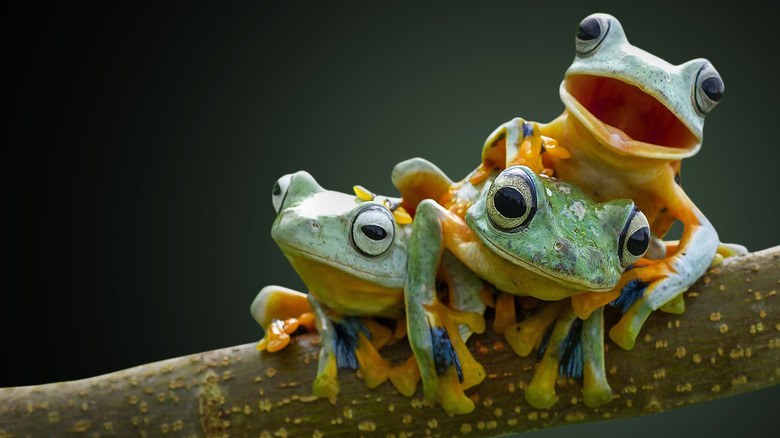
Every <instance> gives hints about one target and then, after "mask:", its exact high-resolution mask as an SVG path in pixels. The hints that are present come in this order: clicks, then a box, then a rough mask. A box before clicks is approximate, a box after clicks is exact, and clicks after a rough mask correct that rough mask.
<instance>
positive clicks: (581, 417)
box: [566, 412, 585, 421]
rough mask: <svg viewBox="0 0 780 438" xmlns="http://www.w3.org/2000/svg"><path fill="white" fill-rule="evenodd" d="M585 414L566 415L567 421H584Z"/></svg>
mask: <svg viewBox="0 0 780 438" xmlns="http://www.w3.org/2000/svg"><path fill="white" fill-rule="evenodd" d="M584 419H585V414H583V413H582V412H569V413H568V414H566V421H578V420H584Z"/></svg>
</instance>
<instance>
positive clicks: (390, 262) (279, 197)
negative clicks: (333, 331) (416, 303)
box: [271, 171, 410, 291]
mask: <svg viewBox="0 0 780 438" xmlns="http://www.w3.org/2000/svg"><path fill="white" fill-rule="evenodd" d="M272 200H273V205H274V208H275V209H276V212H277V217H276V220H275V221H274V224H273V227H272V228H271V236H272V237H273V239H274V240H275V241H276V243H277V244H278V245H279V247H280V248H281V249H282V252H283V253H284V254H285V256H286V257H287V258H288V259H289V260H290V262H291V263H292V264H293V266H294V267H295V269H296V271H298V274H299V275H300V276H301V279H302V280H303V281H304V283H306V284H307V286H309V287H311V285H310V283H312V282H315V281H316V282H318V283H319V282H323V283H324V282H328V281H330V282H332V283H336V284H341V285H345V284H346V283H347V282H348V283H349V284H350V285H352V286H353V287H355V288H356V289H360V290H363V291H365V289H366V288H369V289H372V290H373V289H374V288H375V287H376V286H381V287H382V288H395V289H397V288H403V284H404V279H405V277H406V273H405V272H406V259H407V240H408V232H409V230H408V229H407V228H410V227H408V226H398V225H397V224H396V222H395V219H394V217H393V214H392V213H391V212H390V210H389V209H388V207H387V206H386V205H385V203H383V202H381V199H379V198H378V201H374V200H372V201H364V200H361V199H360V198H358V197H356V196H354V195H348V194H345V193H341V192H335V191H330V190H325V189H323V188H322V187H321V186H320V185H319V184H317V181H315V180H314V178H313V177H312V176H311V175H309V174H308V173H307V172H304V171H301V172H297V173H293V174H288V175H285V176H283V177H281V178H280V179H279V180H278V181H277V182H276V184H274V187H273V190H272ZM323 276H325V277H327V278H322V277H323ZM314 277H317V278H314ZM358 283H360V285H358ZM336 284H334V287H335V286H336Z"/></svg>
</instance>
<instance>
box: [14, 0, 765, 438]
mask: <svg viewBox="0 0 780 438" xmlns="http://www.w3.org/2000/svg"><path fill="white" fill-rule="evenodd" d="M367 3H368V4H369V5H368V6H365V5H364V6H358V5H352V6H341V5H336V4H334V2H315V3H302V2H292V1H289V2H282V3H281V4H276V5H268V6H253V7H244V6H238V5H235V4H233V5H227V6H225V5H223V6H220V7H217V6H211V7H207V6H198V7H196V6H192V5H190V4H187V3H169V2H165V3H164V4H163V5H144V4H141V3H139V4H134V5H132V6H116V5H112V6H102V7H93V6H82V5H75V6H62V5H60V6H44V5H28V6H25V7H24V9H19V7H18V6H16V7H14V8H9V7H5V8H6V9H5V10H4V11H3V13H2V19H1V20H2V26H1V27H2V28H3V29H4V32H5V33H6V37H5V38H4V42H5V44H4V51H3V57H4V61H3V63H4V68H3V70H4V72H3V73H4V76H5V80H4V81H3V82H4V87H3V88H4V92H3V99H2V104H3V106H4V107H5V108H6V110H5V111H4V112H5V119H4V123H3V124H4V128H3V130H2V136H3V137H2V139H3V145H4V148H3V149H4V152H5V157H4V158H3V160H2V162H3V168H4V169H3V172H2V174H3V185H2V187H3V188H2V190H3V200H4V202H3V204H4V208H3V217H4V219H5V221H4V222H5V223H6V225H5V232H4V233H3V236H4V237H3V249H4V252H5V254H6V257H5V259H6V262H5V266H4V267H3V271H2V272H3V278H4V279H5V282H4V285H3V292H2V298H1V299H0V300H1V301H0V332H1V333H2V339H3V343H2V346H0V348H1V350H0V358H1V360H0V367H2V371H3V372H2V373H0V386H15V385H25V384H35V383H45V382H52V381H60V380H70V379H79V378H84V377H89V376H93V375H96V374H101V373H106V372H110V371H114V370H118V369H122V368H127V367H131V366H134V365H139V364H142V363H146V362H150V361H156V360H161V359H166V358H170V357H174V356H180V355H184V354H188V353H194V352H199V351H204V350H210V349H214V348H220V347H225V346H229V345H235V344H241V343H246V342H252V341H256V340H258V339H259V337H260V334H261V331H260V329H259V327H258V326H257V325H256V324H255V323H254V321H253V320H252V318H251V317H250V315H249V311H248V308H249V304H250V303H251V301H252V299H253V298H254V296H255V294H256V292H257V291H258V290H260V288H261V287H262V286H264V285H266V284H281V285H286V286H290V287H295V288H302V287H303V284H302V283H301V282H300V280H298V279H297V278H296V276H295V273H294V271H293V270H292V268H290V266H289V265H288V263H287V261H286V260H285V259H284V258H283V256H282V254H281V252H280V251H279V250H278V248H277V247H276V246H275V244H274V243H273V241H272V240H271V238H270V233H269V230H270V226H271V223H272V221H273V218H274V213H273V208H272V206H271V202H270V189H271V186H272V184H273V183H274V181H275V180H276V179H277V178H278V177H279V176H281V175H283V174H285V173H287V172H291V171H296V170H299V169H305V170H308V171H309V172H311V173H312V174H313V175H314V176H315V177H316V178H317V179H318V181H319V182H320V183H321V184H322V185H323V186H325V187H326V188H330V189H336V190H342V191H348V190H350V187H351V186H352V185H353V184H363V185H365V186H367V187H369V188H370V189H372V190H374V191H377V192H381V193H388V194H395V192H394V191H393V190H392V186H391V185H390V182H389V178H388V177H389V174H390V170H391V169H392V166H393V165H394V164H395V163H396V162H398V161H400V160H403V159H406V158H409V157H412V156H423V157H426V158H428V159H431V160H432V161H434V162H436V163H437V164H439V165H440V166H441V167H442V168H443V169H444V170H445V171H446V172H448V173H449V174H450V175H452V176H453V177H455V178H460V177H462V176H463V175H465V173H466V172H467V171H469V170H470V169H471V168H473V167H474V166H476V164H477V160H478V157H479V150H480V147H481V145H482V142H483V140H484V139H485V137H486V136H487V135H488V134H489V133H490V132H491V131H492V130H493V129H494V128H495V127H496V126H497V125H498V124H500V123H502V122H504V121H507V120H509V119H510V118H512V117H514V116H523V117H525V118H527V119H532V120H539V121H549V120H551V119H552V118H554V117H555V116H556V115H558V114H559V113H560V112H561V111H562V109H563V105H562V104H561V103H560V101H559V98H558V85H559V83H560V81H561V79H562V75H563V72H564V70H565V69H566V67H567V65H568V64H569V63H570V62H571V59H572V58H573V56H574V32H575V30H576V26H577V24H578V23H579V21H580V20H581V19H582V18H584V17H585V16H586V15H588V14H589V13H591V12H596V11H603V12H610V13H612V14H614V15H615V16H617V17H618V18H619V19H620V20H621V23H622V24H623V27H624V28H625V30H626V33H627V35H628V38H629V39H630V40H631V41H632V43H634V44H635V45H638V46H640V47H642V48H644V49H646V50H648V51H650V52H652V53H655V54H657V55H659V56H661V57H663V58H665V59H667V60H669V61H670V62H673V63H681V62H684V61H687V60H689V59H691V58H694V57H706V58H708V59H710V61H712V62H713V64H714V65H715V67H716V68H717V69H718V71H719V72H720V73H721V75H722V76H723V78H724V81H725V84H726V93H725V96H724V98H723V100H722V102H721V104H720V105H719V106H718V107H717V108H716V109H715V110H714V111H713V113H712V114H711V115H710V116H708V118H707V123H706V129H705V133H706V135H705V142H704V147H703V148H702V150H701V152H700V153H699V154H698V155H697V156H695V157H693V158H690V159H687V160H686V161H685V162H684V166H683V177H682V180H683V185H684V187H685V189H686V191H687V193H688V194H689V195H690V197H691V198H692V199H693V200H694V201H695V202H696V203H697V205H698V206H699V207H700V208H701V209H702V210H703V211H704V212H705V214H706V215H707V216H708V217H709V218H710V220H711V221H712V222H713V224H714V225H715V227H716V228H717V230H718V232H719V233H720V236H721V239H722V240H723V241H730V242H740V243H743V244H745V245H747V246H748V248H750V249H751V250H757V249H762V248H765V247H769V246H772V245H777V244H780V233H778V230H777V228H776V227H777V223H778V220H777V214H778V200H779V198H780V196H779V195H778V192H777V190H778V186H779V185H780V184H778V182H777V177H776V176H775V171H776V169H777V168H778V161H777V160H778V152H777V150H778V148H779V147H780V140H779V139H778V137H777V136H778V133H777V126H778V123H780V122H779V121H778V119H777V116H778V110H777V104H778V101H779V100H780V90H779V89H778V80H777V74H778V62H777V54H776V52H777V50H776V47H777V40H778V36H779V35H778V31H777V28H776V25H775V23H776V19H777V13H776V12H775V11H772V10H759V9H749V8H747V7H745V5H746V4H747V3H745V2H733V3H736V5H734V6H731V8H732V9H728V10H726V9H722V8H720V7H719V6H716V5H715V4H714V3H702V2H698V3H692V4H691V5H690V6H685V5H683V4H681V2H679V1H678V2H670V3H668V4H664V3H661V2H653V3H650V2H642V3H641V5H640V3H639V2H637V4H636V5H632V6H629V5H628V2H617V3H615V4H611V5H608V4H605V3H600V2H579V3H578V4H577V6H564V5H561V4H559V3H558V2H550V1H537V2H482V3H479V4H477V3H474V4H471V5H468V6H453V5H450V4H448V3H427V4H426V5H417V4H415V3H407V2H367ZM586 3H587V4H586ZM779 401H780V390H778V387H775V388H773V389H768V390H763V391H759V392H754V393H751V394H747V395H743V396H738V397H732V398H730V399H726V400H720V401H716V402H710V403H705V404H702V405H698V406H693V407H688V408H684V409H679V410H675V411H671V412H666V413H663V414H659V415H654V416H651V417H645V418H642V419H632V420H623V421H612V422H604V423H596V424H591V425H582V426H576V427H574V428H565V429H556V430H550V431H544V432H537V433H536V434H535V436H548V437H551V436H563V434H575V433H577V434H588V435H590V434H592V435H594V436H595V435H596V434H609V435H614V434H618V433H626V434H628V433H630V434H632V436H635V437H645V436H647V437H650V436H656V435H658V434H661V433H663V434H664V435H665V436H666V437H678V436H679V437H683V436H687V435H689V434H692V433H696V434H699V433H701V434H708V435H709V436H713V437H719V436H730V435H734V434H747V433H751V432H752V433H755V432H759V431H764V430H768V428H769V427H770V426H772V425H776V421H777V419H776V415H777V406H778V402H779Z"/></svg>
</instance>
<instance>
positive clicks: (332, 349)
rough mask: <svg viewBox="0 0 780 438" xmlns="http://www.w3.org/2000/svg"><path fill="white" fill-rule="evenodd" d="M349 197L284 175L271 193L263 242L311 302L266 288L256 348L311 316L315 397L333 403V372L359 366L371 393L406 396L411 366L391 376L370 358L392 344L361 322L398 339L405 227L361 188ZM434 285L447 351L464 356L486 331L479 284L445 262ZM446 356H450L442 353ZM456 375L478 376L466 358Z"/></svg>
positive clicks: (256, 305) (381, 200) (413, 376)
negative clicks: (442, 298)
mask: <svg viewBox="0 0 780 438" xmlns="http://www.w3.org/2000/svg"><path fill="white" fill-rule="evenodd" d="M356 187H357V186H356ZM356 194H357V196H355V195H348V194H345V193H341V192H336V191H329V190H325V189H323V188H322V187H320V185H319V184H317V182H316V181H315V180H314V178H313V177H312V176H311V175H309V174H308V173H307V172H303V171H301V172H297V173H294V174H289V175H285V176H283V177H282V178H280V179H279V180H278V181H277V183H276V184H275V185H274V188H273V191H272V197H273V204H274V208H275V209H276V211H277V213H278V215H277V218H276V220H275V221H274V224H273V227H272V229H271V236H272V237H273V239H274V240H275V241H276V243H277V244H278V245H279V247H280V248H281V250H282V252H283V253H284V255H285V257H287V259H288V260H289V261H290V263H291V264H292V266H293V268H295V271H296V272H297V273H298V274H299V276H300V277H301V279H302V280H303V282H304V283H305V284H306V286H307V288H308V289H309V295H308V299H307V297H306V295H304V294H301V293H299V292H296V291H293V290H290V289H287V288H282V287H279V286H269V287H266V288H264V289H263V290H262V291H261V292H260V293H259V294H258V296H257V298H256V299H255V301H254V302H253V304H252V307H251V311H252V314H253V316H254V317H255V319H256V320H257V321H258V322H259V323H260V324H261V325H263V326H264V327H267V330H266V333H267V334H266V338H265V339H264V341H261V344H260V348H261V349H263V348H268V347H269V346H272V348H271V350H278V349H279V348H281V347H283V345H281V347H280V345H273V344H274V342H270V343H269V342H268V339H267V338H268V337H269V336H274V335H275V334H276V335H280V334H284V331H285V330H288V329H289V324H287V325H285V324H282V325H283V326H284V327H282V328H280V327H279V321H278V320H279V319H287V318H293V317H296V316H297V315H300V314H305V313H306V312H308V311H309V310H310V309H311V310H312V311H313V313H314V315H315V321H316V330H317V331H318V332H319V333H320V336H321V337H322V342H323V345H322V349H321V353H320V356H319V364H318V372H317V377H316V379H315V382H314V394H315V395H318V396H321V397H327V398H333V397H335V396H336V395H337V394H338V392H339V383H338V380H337V369H338V368H343V367H346V368H352V369H356V368H357V367H358V365H359V366H360V367H361V368H362V369H363V370H364V374H365V383H366V384H367V385H368V386H369V387H374V386H377V385H379V384H381V383H382V382H384V381H385V380H386V379H387V378H388V377H389V378H390V380H391V381H392V382H393V384H394V385H395V386H396V387H397V388H398V389H399V391H401V392H402V393H404V394H405V395H411V394H412V393H413V392H414V391H415V388H416V383H417V379H419V371H418V370H417V366H416V362H415V361H414V360H413V359H412V360H409V361H407V363H405V364H404V365H401V366H398V367H395V368H391V366H390V364H389V363H388V362H387V361H386V360H385V359H383V358H382V357H381V356H380V355H379V354H378V353H377V351H376V349H377V348H379V347H381V345H383V344H384V343H386V342H387V341H388V340H389V339H390V337H391V332H390V330H389V329H387V328H385V326H383V325H381V324H378V323H376V322H374V321H373V320H372V319H369V318H360V317H382V318H389V319H395V320H399V321H400V327H398V328H397V329H396V337H397V338H398V337H401V336H402V335H403V333H405V329H406V324H405V322H403V317H404V298H403V294H404V290H403V288H404V283H405V280H406V264H407V256H408V241H409V236H410V233H411V227H412V226H411V224H410V222H411V218H410V217H409V216H408V215H405V214H404V213H403V209H402V208H401V207H399V205H398V202H397V201H396V200H394V199H391V198H387V197H383V196H376V195H373V194H370V193H369V192H368V191H366V190H365V189H362V188H358V189H356ZM439 278H440V281H441V283H442V284H446V285H447V288H446V289H447V291H448V292H449V297H450V299H449V301H448V304H449V305H450V306H452V307H453V308H454V309H460V310H452V314H453V315H456V318H455V319H456V320H457V324H458V335H456V336H455V337H453V339H452V343H451V344H452V345H448V346H447V347H448V348H450V349H451V348H456V349H458V350H459V351H461V352H463V351H465V352H466V353H465V354H467V353H468V350H466V349H465V347H464V346H463V345H462V344H463V342H464V340H465V339H466V338H467V337H468V335H469V334H470V333H471V332H472V331H477V332H481V331H483V330H484V320H483V319H482V316H481V315H482V313H483V312H484V309H485V306H484V304H483V303H482V302H481V301H480V300H479V298H478V296H479V291H480V289H482V288H483V287H484V284H483V282H482V280H480V279H479V278H478V277H476V276H475V275H474V274H473V273H471V272H470V271H469V270H468V269H465V267H463V265H462V264H460V263H459V262H457V260H456V259H454V258H450V259H448V263H447V266H446V267H445V269H443V270H442V272H441V273H440V276H439ZM292 325H293V326H294V325H295V324H292ZM293 329H294V328H293ZM293 329H290V330H288V331H292V330H293ZM277 338H278V336H277ZM277 340H278V339H277ZM445 354H452V353H449V350H447V352H445ZM410 359H411V358H410ZM464 367H466V368H467V369H468V370H469V371H470V374H473V375H475V376H476V375H478V374H480V373H481V374H484V371H481V367H479V365H478V364H476V362H475V361H473V359H472V360H471V361H469V360H468V359H466V361H465V362H464ZM471 370H473V373H471ZM472 380H475V381H476V380H478V378H477V377H472Z"/></svg>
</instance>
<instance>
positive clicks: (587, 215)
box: [466, 168, 634, 291]
mask: <svg viewBox="0 0 780 438" xmlns="http://www.w3.org/2000/svg"><path fill="white" fill-rule="evenodd" d="M524 169H525V172H526V173H527V174H528V176H529V177H530V178H531V179H532V180H533V181H535V183H536V184H535V186H536V196H537V211H536V214H535V215H534V217H533V219H532V220H531V222H530V223H529V224H528V226H527V227H526V228H525V229H523V230H520V231H517V232H505V231H502V230H500V229H497V228H496V227H494V226H492V225H491V224H490V221H489V220H488V217H487V213H486V211H485V209H486V197H485V196H481V197H480V198H479V199H478V200H477V202H476V203H475V204H474V205H473V206H471V207H470V208H469V210H468V213H467V214H466V223H467V224H468V226H469V227H470V228H471V229H472V230H474V232H475V233H476V234H477V235H478V236H479V238H480V239H481V240H482V242H483V244H484V245H485V246H487V247H489V248H491V250H493V251H494V252H496V253H497V254H499V255H501V256H502V257H504V258H506V259H507V260H510V261H512V262H513V263H515V264H518V265H520V266H522V267H524V268H526V269H529V270H531V271H533V272H536V273H538V274H540V275H543V276H545V277H548V278H551V279H553V280H561V281H565V282H566V283H569V284H572V285H580V286H581V288H582V289H583V290H592V291H599V290H609V289H611V288H613V287H614V286H615V284H616V283H617V282H618V280H619V279H620V275H621V274H622V273H623V266H621V264H620V260H619V258H618V236H619V235H620V232H621V231H622V229H623V227H624V226H625V224H626V221H627V219H628V217H629V215H630V214H631V212H632V210H633V209H634V204H633V202H631V201H630V200H628V199H621V200H616V201H610V202H607V203H596V202H594V201H592V200H591V199H590V198H588V197H587V196H585V195H584V194H583V193H582V192H581V191H580V190H579V189H578V188H577V187H575V186H573V185H571V184H568V183H565V182H563V181H560V180H556V179H553V178H548V177H539V176H537V175H536V174H534V173H533V172H531V171H530V169H528V168H524Z"/></svg>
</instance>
